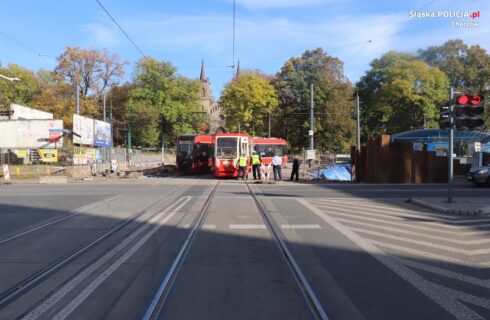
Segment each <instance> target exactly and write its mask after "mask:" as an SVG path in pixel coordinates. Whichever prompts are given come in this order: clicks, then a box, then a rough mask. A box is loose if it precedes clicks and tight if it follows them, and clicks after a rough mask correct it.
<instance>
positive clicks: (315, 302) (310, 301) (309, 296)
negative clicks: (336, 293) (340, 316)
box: [246, 182, 329, 320]
mask: <svg viewBox="0 0 490 320" xmlns="http://www.w3.org/2000/svg"><path fill="white" fill-rule="evenodd" d="M246 185H247V189H248V191H249V192H250V194H251V195H252V198H253V199H254V202H255V204H256V206H257V208H258V209H259V212H260V214H261V216H262V218H263V220H264V221H265V223H266V226H267V229H268V230H269V231H270V234H271V235H272V237H273V239H274V240H275V244H276V247H277V249H278V251H279V254H280V256H281V258H282V259H283V261H284V262H285V263H286V265H287V267H288V270H289V271H290V274H291V276H292V278H293V279H294V282H295V284H296V285H297V287H298V289H299V290H300V292H301V294H302V296H303V298H304V299H305V302H306V304H307V305H308V308H309V310H310V311H311V313H312V315H313V317H314V318H315V319H321V320H329V317H328V315H327V313H326V312H325V310H324V309H323V306H322V304H321V303H320V300H319V299H318V297H317V296H316V294H315V292H314V291H313V289H312V288H311V286H310V284H309V283H308V280H307V279H306V277H305V275H304V274H303V272H302V271H301V268H300V267H299V265H298V263H297V262H296V260H295V259H294V256H293V255H292V254H291V252H290V251H289V249H288V247H287V245H286V243H285V242H284V241H283V240H282V237H281V231H280V230H279V229H278V228H276V227H275V224H274V222H273V221H272V219H271V218H270V217H269V215H268V214H267V211H266V209H264V206H263V205H262V203H261V201H260V199H259V198H258V197H257V196H256V194H255V192H254V191H253V190H252V188H251V187H250V185H249V184H248V182H247V183H246Z"/></svg>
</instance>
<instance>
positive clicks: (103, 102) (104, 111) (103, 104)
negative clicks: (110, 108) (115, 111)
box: [102, 93, 107, 122]
mask: <svg viewBox="0 0 490 320" xmlns="http://www.w3.org/2000/svg"><path fill="white" fill-rule="evenodd" d="M102 106H103V107H102V109H103V111H102V112H103V113H104V115H103V117H102V118H103V120H104V122H106V121H107V119H106V108H105V93H104V95H103V99H102Z"/></svg>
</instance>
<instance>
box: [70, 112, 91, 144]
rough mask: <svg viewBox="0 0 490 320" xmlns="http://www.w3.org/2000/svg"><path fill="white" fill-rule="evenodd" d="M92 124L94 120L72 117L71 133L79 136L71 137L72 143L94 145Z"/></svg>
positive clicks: (79, 116)
mask: <svg viewBox="0 0 490 320" xmlns="http://www.w3.org/2000/svg"><path fill="white" fill-rule="evenodd" d="M94 123H95V120H94V119H91V118H87V117H84V116H81V115H78V114H74V115H73V132H74V133H76V134H78V135H80V137H77V136H76V135H74V136H73V143H75V144H85V145H93V144H94Z"/></svg>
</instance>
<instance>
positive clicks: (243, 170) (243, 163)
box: [236, 153, 248, 180]
mask: <svg viewBox="0 0 490 320" xmlns="http://www.w3.org/2000/svg"><path fill="white" fill-rule="evenodd" d="M247 160H248V159H247V157H246V156H245V154H244V153H242V156H241V157H240V158H238V176H237V177H236V179H237V180H238V179H239V178H240V175H241V177H242V180H245V179H246V178H247V175H248V174H247V162H248V161H247Z"/></svg>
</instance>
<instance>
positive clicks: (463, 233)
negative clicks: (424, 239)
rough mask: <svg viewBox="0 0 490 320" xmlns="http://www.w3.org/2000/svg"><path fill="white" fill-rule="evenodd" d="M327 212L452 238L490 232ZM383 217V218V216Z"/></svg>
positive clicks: (349, 212) (489, 231) (336, 210)
mask: <svg viewBox="0 0 490 320" xmlns="http://www.w3.org/2000/svg"><path fill="white" fill-rule="evenodd" d="M324 209H325V210H328V211H329V213H330V214H332V215H335V216H342V217H348V218H351V219H358V220H366V221H372V222H378V223H384V224H388V225H396V226H400V227H404V228H413V229H417V230H427V231H429V232H440V233H445V234H451V236H469V235H483V234H489V233H490V230H483V231H451V230H441V229H438V228H434V227H429V226H425V227H424V226H419V225H416V224H410V223H400V222H395V221H387V219H377V218H368V217H366V216H359V215H355V213H353V212H351V211H348V210H344V209H335V211H331V209H330V208H324ZM340 211H347V212H348V213H341V212H340ZM381 217H383V216H382V215H381ZM396 221H403V220H396Z"/></svg>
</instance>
